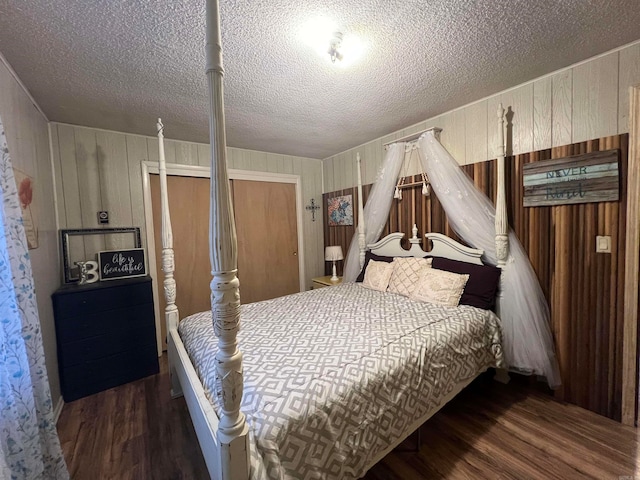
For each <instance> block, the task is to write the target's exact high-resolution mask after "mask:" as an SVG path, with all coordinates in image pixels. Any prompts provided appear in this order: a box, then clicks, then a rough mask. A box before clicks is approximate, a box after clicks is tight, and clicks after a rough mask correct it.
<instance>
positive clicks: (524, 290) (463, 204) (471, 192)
mask: <svg viewBox="0 0 640 480" xmlns="http://www.w3.org/2000/svg"><path fill="white" fill-rule="evenodd" d="M418 152H419V155H420V160H421V162H422V166H423V168H424V170H425V171H426V172H427V174H428V175H429V179H430V181H431V186H432V187H433V190H434V192H435V193H436V195H437V197H438V200H439V201H440V203H441V205H442V208H443V209H444V211H445V213H446V214H447V220H448V222H449V225H451V227H452V228H453V230H454V231H455V232H456V234H457V235H458V236H459V237H460V238H461V239H462V240H464V241H465V242H466V243H467V244H469V245H470V246H471V247H473V248H479V249H482V250H484V259H485V260H486V261H487V262H488V263H490V264H493V265H495V264H496V263H497V258H496V245H495V235H496V230H495V216H496V210H495V207H494V206H493V204H492V202H491V200H489V198H488V197H487V196H486V195H485V194H484V193H482V192H481V191H480V190H478V189H477V188H476V186H475V184H474V183H473V181H472V180H471V178H469V177H468V176H467V174H466V173H465V172H464V171H463V170H462V169H460V167H459V165H458V163H457V162H456V160H455V159H454V158H453V157H452V156H451V154H449V152H448V151H447V150H446V149H445V148H444V147H443V146H442V144H441V143H440V142H439V141H438V139H437V138H436V137H435V135H434V134H433V132H432V131H430V132H426V133H425V134H423V135H422V136H421V137H420V139H419V140H418ZM500 289H501V292H500V296H499V298H498V308H499V316H500V320H501V321H502V330H503V348H504V353H505V359H506V361H507V364H508V365H509V367H510V368H512V369H515V370H518V371H521V372H523V373H529V374H537V375H543V376H544V377H546V379H547V382H548V383H549V386H550V387H551V388H556V387H558V386H559V385H560V383H561V380H560V371H559V368H558V361H557V359H556V355H555V351H554V345H553V337H552V335H551V329H550V326H549V318H550V315H549V306H548V304H547V300H546V298H545V296H544V293H543V292H542V288H541V287H540V283H539V282H538V279H537V277H536V274H535V272H534V271H533V267H532V266H531V263H530V262H529V258H528V256H527V254H526V252H525V250H524V248H523V247H522V244H521V243H520V241H519V240H518V238H517V237H516V235H515V234H514V232H513V231H512V230H510V231H509V257H508V259H507V263H506V265H505V266H504V267H503V269H502V277H501V285H500Z"/></svg>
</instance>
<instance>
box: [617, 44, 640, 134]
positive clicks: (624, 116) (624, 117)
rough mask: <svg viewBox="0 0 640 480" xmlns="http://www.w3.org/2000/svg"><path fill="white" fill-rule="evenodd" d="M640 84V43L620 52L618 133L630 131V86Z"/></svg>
mask: <svg viewBox="0 0 640 480" xmlns="http://www.w3.org/2000/svg"><path fill="white" fill-rule="evenodd" d="M639 84H640V43H637V44H635V45H631V46H630V47H628V48H625V49H624V50H622V51H621V52H620V75H619V77H618V96H619V99H618V100H619V103H618V133H626V132H628V131H629V87H633V86H635V85H639Z"/></svg>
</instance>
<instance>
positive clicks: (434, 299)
mask: <svg viewBox="0 0 640 480" xmlns="http://www.w3.org/2000/svg"><path fill="white" fill-rule="evenodd" d="M467 280H469V275H459V274H457V273H451V272H446V271H444V270H438V269H436V268H429V269H425V270H424V271H423V272H422V274H421V276H420V279H419V280H418V283H417V284H416V286H415V288H414V289H413V292H412V293H411V296H410V297H409V298H410V299H411V300H418V301H420V302H430V303H436V304H438V305H446V306H449V307H455V306H457V305H458V303H460V297H461V296H462V292H463V291H464V286H465V285H466V284H467Z"/></svg>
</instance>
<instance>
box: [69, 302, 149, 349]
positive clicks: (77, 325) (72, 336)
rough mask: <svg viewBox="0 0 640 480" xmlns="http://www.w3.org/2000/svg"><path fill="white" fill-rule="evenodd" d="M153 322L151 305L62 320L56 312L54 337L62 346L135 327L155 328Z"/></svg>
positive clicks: (134, 306)
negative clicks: (150, 326) (149, 326)
mask: <svg viewBox="0 0 640 480" xmlns="http://www.w3.org/2000/svg"><path fill="white" fill-rule="evenodd" d="M154 322H155V320H154V317H153V304H152V303H149V304H147V305H133V306H130V307H128V308H123V309H119V310H109V311H108V312H99V313H91V314H85V315H82V316H73V317H64V318H59V317H58V315H57V312H56V335H57V336H58V345H62V344H67V343H70V342H76V341H78V340H82V339H85V338H90V337H95V336H97V335H104V334H107V333H114V332H117V331H130V330H131V329H133V328H137V327H144V326H148V325H152V326H154V328H155V323H154ZM154 338H155V336H154Z"/></svg>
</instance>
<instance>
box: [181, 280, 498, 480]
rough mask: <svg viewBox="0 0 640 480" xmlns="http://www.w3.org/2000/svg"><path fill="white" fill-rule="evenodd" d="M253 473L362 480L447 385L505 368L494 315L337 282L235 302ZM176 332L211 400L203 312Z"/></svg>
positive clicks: (212, 342) (210, 353)
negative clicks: (239, 323) (238, 309)
mask: <svg viewBox="0 0 640 480" xmlns="http://www.w3.org/2000/svg"><path fill="white" fill-rule="evenodd" d="M241 319H242V327H241V328H242V330H241V332H240V333H239V335H238V339H239V344H240V348H241V350H242V352H243V356H244V360H243V363H244V395H243V401H242V407H241V408H242V411H243V412H244V413H245V414H246V416H247V421H248V424H249V429H250V445H251V451H252V458H251V466H252V478H255V479H261V478H273V479H307V478H313V479H317V478H327V479H348V478H359V477H361V476H362V475H364V474H365V473H366V469H368V468H370V467H371V466H372V465H371V462H372V461H373V459H374V458H375V456H376V455H377V454H378V453H379V452H382V451H384V450H385V449H386V448H388V447H389V446H390V445H391V444H392V443H393V442H395V441H396V440H398V439H399V438H401V437H403V436H405V435H407V434H408V433H410V432H408V429H409V428H410V426H411V424H412V423H413V422H414V421H415V420H416V419H418V418H420V417H421V416H422V415H424V414H425V413H426V412H427V411H429V410H430V409H432V408H434V407H435V406H437V405H438V404H439V403H440V401H441V400H442V399H443V397H445V396H446V395H447V394H448V393H449V392H451V391H452V389H453V388H454V386H455V385H456V384H457V383H458V382H460V381H462V380H466V379H469V378H471V377H474V376H476V375H477V374H478V373H480V372H482V371H484V370H485V369H486V368H488V367H492V366H499V367H502V366H503V358H502V346H501V343H500V340H501V331H500V325H499V320H498V318H497V317H496V315H495V314H494V313H493V312H489V311H485V310H480V309H477V308H475V307H469V306H458V307H443V306H438V305H433V304H430V303H424V302H417V301H413V300H409V299H408V298H406V297H403V296H400V295H396V294H393V293H389V292H378V291H374V290H369V289H366V288H364V287H362V285H361V284H356V283H345V284H342V285H337V286H333V287H327V288H321V289H317V290H313V291H308V292H302V293H298V294H294V295H289V296H286V297H281V298H276V299H273V300H267V301H264V302H258V303H253V304H247V305H242V309H241ZM179 332H180V336H181V338H182V341H183V343H184V344H185V347H186V350H187V352H188V353H189V355H190V357H191V360H192V362H193V364H194V366H195V367H196V372H197V373H198V375H199V377H200V379H201V380H202V382H203V385H204V387H205V392H206V393H207V396H208V397H209V400H210V401H212V403H213V406H214V409H215V410H216V411H219V409H218V407H217V401H216V399H215V398H214V397H213V395H212V392H214V385H215V361H214V357H215V353H216V351H217V339H216V337H215V335H214V333H213V328H212V325H211V312H203V313H198V314H195V315H192V316H190V317H188V318H186V319H184V320H183V321H182V322H180V326H179Z"/></svg>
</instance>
